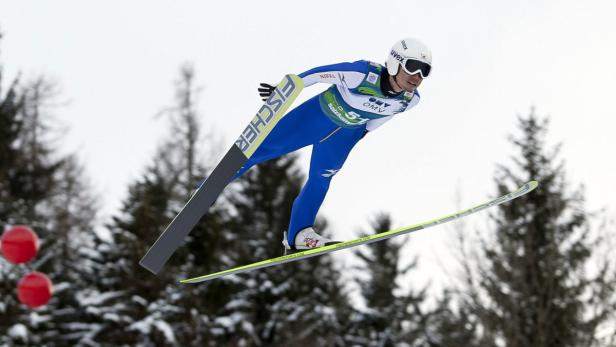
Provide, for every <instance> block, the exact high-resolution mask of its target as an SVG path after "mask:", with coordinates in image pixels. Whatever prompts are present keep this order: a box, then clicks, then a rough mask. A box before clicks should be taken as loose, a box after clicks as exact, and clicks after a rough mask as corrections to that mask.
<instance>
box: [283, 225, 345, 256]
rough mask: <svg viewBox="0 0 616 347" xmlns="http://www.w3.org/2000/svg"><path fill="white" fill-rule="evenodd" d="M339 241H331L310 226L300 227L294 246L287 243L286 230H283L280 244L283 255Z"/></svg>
mask: <svg viewBox="0 0 616 347" xmlns="http://www.w3.org/2000/svg"><path fill="white" fill-rule="evenodd" d="M340 242H341V241H333V240H330V239H328V238H325V237H323V236H321V235H319V234H317V233H316V232H315V231H314V229H313V228H312V227H308V228H305V229H302V230H301V231H300V232H298V233H297V235H296V236H295V246H291V245H289V241H288V240H287V232H286V231H285V232H284V238H283V239H282V244H283V245H284V255H288V254H293V253H297V252H302V251H305V250H308V249H312V248H317V247H325V246H329V245H333V244H336V243H340Z"/></svg>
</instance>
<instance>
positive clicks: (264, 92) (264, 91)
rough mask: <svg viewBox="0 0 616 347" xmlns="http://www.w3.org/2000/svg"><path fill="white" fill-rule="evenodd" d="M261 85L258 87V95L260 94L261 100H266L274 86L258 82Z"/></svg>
mask: <svg viewBox="0 0 616 347" xmlns="http://www.w3.org/2000/svg"><path fill="white" fill-rule="evenodd" d="M259 85H260V86H261V87H260V88H259V95H261V99H263V101H265V100H267V98H268V97H269V96H270V95H272V93H273V92H274V89H276V86H272V85H269V84H267V83H260V84H259Z"/></svg>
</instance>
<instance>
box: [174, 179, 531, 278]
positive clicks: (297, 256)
mask: <svg viewBox="0 0 616 347" xmlns="http://www.w3.org/2000/svg"><path fill="white" fill-rule="evenodd" d="M538 185H539V183H538V182H537V181H530V182H528V183H526V184H524V185H523V186H521V187H520V188H519V189H517V190H516V191H514V192H511V193H509V194H506V195H503V196H501V197H498V198H496V199H492V200H490V201H487V202H485V203H483V204H480V205H477V206H475V207H471V208H469V209H466V210H463V211H460V212H457V213H454V214H451V215H448V216H445V217H441V218H438V219H435V220H431V221H428V222H424V223H420V224H417V225H413V226H409V227H404V228H399V229H395V230H390V231H386V232H382V233H379V234H374V235H369V236H364V237H361V238H359V239H355V240H351V241H346V242H341V243H337V244H334V245H329V246H325V247H319V248H314V249H310V250H307V251H303V252H297V253H293V254H289V255H284V256H282V257H277V258H272V259H267V260H263V261H260V262H256V263H252V264H248V265H244V266H239V267H236V268H232V269H228V270H224V271H220V272H216V273H212V274H209V275H204V276H199V277H193V278H189V279H185V280H181V281H180V283H199V282H204V281H210V280H213V279H216V278H220V277H223V276H228V275H231V274H238V273H242V272H247V271H252V270H257V269H262V268H264V267H269V266H275V265H279V264H284V263H288V262H292V261H296V260H301V259H306V258H310V257H314V256H317V255H323V254H327V253H331V252H335V251H339V250H342V249H345V248H350V247H355V246H359V245H366V244H369V243H373V242H377V241H382V240H386V239H389V238H392V237H395V236H400V235H404V234H408V233H411V232H414V231H417V230H421V229H426V228H429V227H432V226H435V225H439V224H443V223H447V222H451V221H453V220H456V219H459V218H463V217H466V216H468V215H470V214H473V213H476V212H479V211H481V210H484V209H487V208H490V207H492V206H497V205H500V204H503V203H505V202H508V201H511V200H513V199H516V198H518V197H520V196H522V195H524V194H527V193H529V192H531V191H532V190H534V189H535V188H537V186H538Z"/></svg>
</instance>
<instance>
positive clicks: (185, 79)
mask: <svg viewBox="0 0 616 347" xmlns="http://www.w3.org/2000/svg"><path fill="white" fill-rule="evenodd" d="M194 79H195V77H194V70H193V69H192V67H191V66H190V65H184V66H183V67H182V68H181V71H180V79H179V81H178V82H177V86H176V102H175V104H174V105H173V106H172V107H170V108H167V109H165V110H164V111H163V112H162V114H164V115H167V116H169V118H170V122H171V127H170V128H171V131H170V135H169V136H168V137H167V138H166V139H165V140H164V142H163V144H162V145H161V146H160V148H159V150H158V151H157V155H156V157H155V158H154V160H153V163H152V164H151V165H150V166H149V167H148V169H147V170H146V172H145V173H144V175H143V176H142V177H141V178H140V179H139V180H138V181H137V182H135V183H133V184H132V185H131V186H130V188H129V194H128V197H127V199H126V200H125V202H124V203H123V208H122V211H121V212H120V213H118V214H117V215H116V216H115V217H114V218H113V221H112V222H111V223H110V224H109V226H108V231H109V235H110V237H109V239H104V238H101V239H99V245H98V249H99V253H100V254H101V257H100V259H99V262H98V264H99V265H98V268H99V272H100V277H101V282H100V283H99V285H98V286H97V288H93V289H92V290H91V292H90V293H83V298H84V300H86V301H89V302H91V303H92V304H93V307H92V308H91V312H93V314H94V316H96V317H97V318H96V319H97V320H98V321H99V323H100V324H101V332H100V333H99V334H97V336H96V337H95V338H94V341H95V342H96V343H101V344H103V345H105V344H112V345H131V346H148V345H157V346H158V345H160V346H166V345H169V346H173V345H178V346H193V345H195V346H197V345H199V346H201V345H204V344H205V341H208V340H209V335H208V333H209V330H208V329H206V328H205V326H207V324H208V321H209V316H208V315H209V314H210V312H212V311H216V308H217V307H219V306H221V305H223V303H222V302H221V299H220V298H221V297H223V298H224V297H225V295H226V291H225V290H224V288H222V289H221V288H219V287H216V286H183V285H179V284H178V282H177V280H178V279H179V278H183V277H186V276H187V274H191V275H192V274H195V273H202V272H205V271H209V269H211V268H219V267H220V266H223V265H222V264H223V263H224V259H223V257H221V253H222V252H223V250H225V242H227V241H226V240H227V236H225V235H228V231H226V230H221V228H222V226H223V225H225V223H224V218H225V208H224V204H222V203H221V204H219V205H218V206H215V207H214V208H212V209H210V211H209V213H208V214H207V216H206V217H205V218H204V219H203V220H202V221H201V222H200V223H199V224H198V225H197V226H196V227H195V229H194V230H193V231H192V232H191V235H190V238H189V240H188V242H187V243H186V244H185V245H184V246H183V247H181V248H180V249H179V250H178V252H176V254H175V255H174V256H173V257H172V258H171V259H170V261H169V263H168V264H167V266H166V267H165V268H164V269H163V271H162V272H161V273H160V274H159V275H158V276H154V275H152V274H151V273H149V272H148V271H147V270H145V269H143V268H141V267H140V266H139V264H138V262H139V260H140V259H141V257H142V256H143V255H144V254H145V252H146V251H147V249H148V247H149V246H150V245H151V244H152V243H153V242H154V241H155V240H156V238H157V237H158V236H159V235H160V233H161V232H162V231H163V229H164V228H165V227H166V226H167V225H168V223H169V222H170V221H171V219H172V218H173V217H174V216H175V215H176V214H177V213H178V212H179V210H180V208H181V207H182V206H183V205H184V203H185V202H186V201H187V200H188V199H189V197H190V194H191V193H192V190H193V189H194V188H196V185H197V184H198V183H199V181H201V180H202V179H203V177H206V176H207V172H208V171H209V170H206V169H204V165H202V164H200V162H202V161H203V160H202V158H201V157H200V153H202V152H204V151H203V150H202V149H200V146H199V141H200V140H203V139H201V138H200V137H199V133H200V130H199V126H200V125H199V119H198V113H197V111H196V99H195V98H196V92H197V90H196V88H195V87H194ZM209 144H210V145H212V142H211V141H210V143H209Z"/></svg>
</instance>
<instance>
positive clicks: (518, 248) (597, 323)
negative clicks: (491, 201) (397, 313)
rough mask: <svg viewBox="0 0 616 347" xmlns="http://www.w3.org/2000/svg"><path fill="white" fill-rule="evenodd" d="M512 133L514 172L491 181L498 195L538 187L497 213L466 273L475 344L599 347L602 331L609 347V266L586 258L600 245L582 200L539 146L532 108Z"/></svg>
mask: <svg viewBox="0 0 616 347" xmlns="http://www.w3.org/2000/svg"><path fill="white" fill-rule="evenodd" d="M519 130H520V131H521V134H520V135H519V136H517V137H512V138H511V141H512V143H513V144H514V145H515V148H516V149H517V150H518V153H517V156H515V157H514V158H513V162H514V165H512V166H504V165H502V166H500V167H499V170H498V173H497V175H496V179H495V181H496V185H497V190H498V192H497V193H504V192H506V191H508V189H510V188H511V187H514V186H517V185H520V184H522V183H523V182H525V181H528V180H531V179H535V180H538V181H539V182H540V186H539V188H538V189H537V190H536V191H535V192H533V193H532V194H528V195H526V196H523V197H521V198H520V199H518V200H517V201H516V202H515V203H512V204H504V205H501V206H499V207H498V210H497V213H495V214H494V215H492V216H491V219H492V221H493V223H494V230H493V232H492V233H490V235H491V236H490V237H488V238H487V239H484V240H483V241H482V243H481V250H480V254H482V257H481V259H480V261H479V262H477V264H476V267H475V268H473V269H472V270H473V272H472V273H471V272H468V273H467V276H468V283H470V285H469V288H467V289H468V297H467V298H469V299H467V300H465V302H464V303H463V304H465V305H466V307H467V308H468V309H469V312H470V313H472V315H474V316H475V317H476V319H477V321H478V322H479V325H480V330H479V331H478V332H479V334H478V335H479V337H480V338H481V340H482V341H481V343H480V344H479V345H480V346H508V347H525V346H536V347H552V346H553V347H556V346H558V347H563V346H605V345H607V344H606V342H605V341H600V340H599V339H598V337H599V328H600V327H601V326H602V325H603V326H604V327H606V328H608V329H607V332H611V338H612V341H611V343H614V341H613V337H614V335H613V334H614V329H613V327H614V325H613V319H614V313H615V312H616V310H615V302H616V297H615V293H616V291H615V289H616V280H615V276H614V268H613V262H611V261H610V260H605V259H603V260H598V259H597V258H594V257H593V255H594V254H595V253H596V251H597V250H598V249H600V245H601V238H600V237H599V236H597V233H594V232H593V231H592V230H591V229H592V228H591V227H590V225H591V224H590V220H591V218H592V215H591V214H589V213H588V212H586V211H585V208H584V197H583V193H582V191H581V190H576V191H573V192H572V191H571V190H570V188H569V184H568V183H567V181H566V179H565V170H564V163H563V162H562V161H561V160H560V159H558V155H559V149H560V146H557V147H556V148H555V149H553V150H550V149H548V148H547V147H546V144H545V136H546V133H547V130H548V120H547V119H541V118H539V117H537V116H536V115H535V112H534V109H533V110H531V112H530V114H529V115H528V116H527V117H524V118H522V117H520V118H519ZM467 268H468V267H467ZM610 322H611V324H606V323H610ZM602 333H605V331H603V332H602ZM608 336H610V335H608Z"/></svg>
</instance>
